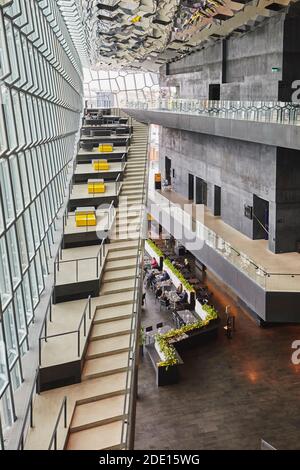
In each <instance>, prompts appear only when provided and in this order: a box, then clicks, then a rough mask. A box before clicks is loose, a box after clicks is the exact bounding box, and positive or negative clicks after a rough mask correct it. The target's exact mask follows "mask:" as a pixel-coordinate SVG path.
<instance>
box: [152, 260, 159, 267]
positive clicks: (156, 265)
mask: <svg viewBox="0 0 300 470" xmlns="http://www.w3.org/2000/svg"><path fill="white" fill-rule="evenodd" d="M151 268H152V269H158V262H157V261H156V259H155V258H152V260H151Z"/></svg>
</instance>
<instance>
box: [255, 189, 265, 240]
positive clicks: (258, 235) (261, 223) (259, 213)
mask: <svg viewBox="0 0 300 470" xmlns="http://www.w3.org/2000/svg"><path fill="white" fill-rule="evenodd" d="M260 239H265V240H268V239H269V202H268V201H265V199H262V198H261V197H258V196H256V195H255V194H254V195H253V240H260Z"/></svg>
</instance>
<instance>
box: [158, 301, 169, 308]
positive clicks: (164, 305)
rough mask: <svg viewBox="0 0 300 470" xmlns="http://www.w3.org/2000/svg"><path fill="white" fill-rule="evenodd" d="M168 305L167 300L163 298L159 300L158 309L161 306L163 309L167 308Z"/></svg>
mask: <svg viewBox="0 0 300 470" xmlns="http://www.w3.org/2000/svg"><path fill="white" fill-rule="evenodd" d="M168 306H169V303H168V301H167V300H164V299H160V300H159V310H161V308H162V307H164V308H165V309H168Z"/></svg>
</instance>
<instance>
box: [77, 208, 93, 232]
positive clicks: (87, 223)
mask: <svg viewBox="0 0 300 470" xmlns="http://www.w3.org/2000/svg"><path fill="white" fill-rule="evenodd" d="M75 223H76V227H91V226H95V225H97V220H96V210H95V208H93V207H92V208H91V207H78V209H76V211H75Z"/></svg>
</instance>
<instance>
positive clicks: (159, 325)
mask: <svg viewBox="0 0 300 470" xmlns="http://www.w3.org/2000/svg"><path fill="white" fill-rule="evenodd" d="M163 326H164V322H160V323H156V329H157V330H158V329H159V328H162V327H163Z"/></svg>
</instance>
